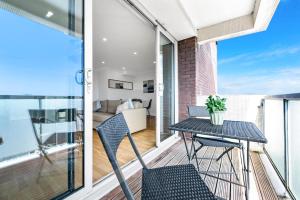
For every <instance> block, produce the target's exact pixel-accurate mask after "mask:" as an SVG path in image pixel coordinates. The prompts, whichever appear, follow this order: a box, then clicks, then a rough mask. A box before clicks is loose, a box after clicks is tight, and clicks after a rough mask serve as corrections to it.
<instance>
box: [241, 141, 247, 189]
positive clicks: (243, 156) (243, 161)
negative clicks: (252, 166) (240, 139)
mask: <svg viewBox="0 0 300 200" xmlns="http://www.w3.org/2000/svg"><path fill="white" fill-rule="evenodd" d="M241 149H242V166H243V170H242V173H243V181H244V185H246V173H245V170H246V163H245V150H244V147H243V146H242V148H241Z"/></svg>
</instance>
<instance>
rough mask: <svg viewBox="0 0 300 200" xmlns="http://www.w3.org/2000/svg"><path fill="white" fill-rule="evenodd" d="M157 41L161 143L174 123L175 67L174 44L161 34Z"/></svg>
mask: <svg viewBox="0 0 300 200" xmlns="http://www.w3.org/2000/svg"><path fill="white" fill-rule="evenodd" d="M159 41H160V48H159V68H158V76H159V78H158V79H159V88H158V89H159V101H160V102H159V111H160V114H159V115H160V117H159V120H160V121H159V127H160V128H159V129H160V131H159V133H160V142H162V141H164V140H165V139H167V138H169V137H170V136H171V135H172V134H173V133H172V132H171V131H170V130H169V127H170V125H171V124H173V123H174V122H175V65H174V43H173V42H171V41H170V40H169V39H168V38H167V37H166V36H165V35H163V34H160V40H159Z"/></svg>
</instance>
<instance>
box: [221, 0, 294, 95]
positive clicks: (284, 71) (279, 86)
mask: <svg viewBox="0 0 300 200" xmlns="http://www.w3.org/2000/svg"><path fill="white" fill-rule="evenodd" d="M218 92H219V94H283V93H285V94H286V93H297V92H298V93H299V92H300V0H281V2H280V4H279V6H278V9H277V11H276V13H275V15H274V17H273V19H272V21H271V23H270V25H269V27H268V29H267V30H266V31H264V32H260V33H256V34H252V35H248V36H243V37H239V38H234V39H229V40H225V41H220V42H219V43H218Z"/></svg>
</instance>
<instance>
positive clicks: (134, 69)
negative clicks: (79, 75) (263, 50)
mask: <svg viewBox="0 0 300 200" xmlns="http://www.w3.org/2000/svg"><path fill="white" fill-rule="evenodd" d="M95 4H96V5H95V6H94V8H101V11H99V10H98V11H97V12H94V18H97V21H96V22H95V23H94V35H93V37H94V46H93V49H94V56H93V57H94V68H93V83H94V84H93V128H94V131H93V132H94V137H93V139H94V141H93V145H94V147H93V149H94V155H93V159H94V170H93V172H94V173H93V180H94V182H99V181H100V180H103V178H105V177H106V176H108V175H109V174H110V173H111V172H112V168H111V166H110V163H109V161H108V159H107V156H106V153H105V151H104V149H103V146H102V144H101V142H100V140H99V136H98V135H97V132H96V130H95V128H96V127H97V125H99V124H100V123H101V122H103V121H105V120H106V119H108V118H109V117H111V116H113V115H114V114H117V113H120V112H122V113H123V115H124V118H125V120H126V122H127V124H128V128H129V130H130V132H131V134H132V135H133V138H134V140H135V142H136V144H137V146H138V149H139V150H140V151H141V153H143V154H145V153H147V152H149V151H151V149H153V148H155V147H156V125H155V124H156V88H155V86H156V55H155V44H156V32H155V29H154V27H153V25H152V24H151V23H149V22H148V21H147V20H145V19H144V18H143V17H141V16H139V15H138V14H137V13H135V12H133V11H132V10H131V9H130V8H129V7H128V5H127V4H123V3H121V2H120V1H116V0H114V1H111V0H102V1H95ZM111 24H114V26H112V25H111ZM134 30H139V31H138V32H136V31H134ZM120 32H121V33H122V34H120ZM120 149H123V150H125V151H121V150H120V151H119V152H120V153H119V152H118V153H117V157H118V160H119V161H120V163H121V164H122V165H126V164H128V163H129V162H130V161H133V159H134V152H133V151H132V150H131V148H130V147H129V141H128V139H127V138H125V139H124V140H123V142H122V143H121V146H120ZM121 152H123V153H121Z"/></svg>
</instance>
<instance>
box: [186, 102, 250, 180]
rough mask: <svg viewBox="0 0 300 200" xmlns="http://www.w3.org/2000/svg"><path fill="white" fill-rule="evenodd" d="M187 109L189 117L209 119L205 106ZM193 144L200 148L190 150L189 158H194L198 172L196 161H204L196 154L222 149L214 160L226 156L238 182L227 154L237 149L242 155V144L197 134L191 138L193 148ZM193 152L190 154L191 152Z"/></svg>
mask: <svg viewBox="0 0 300 200" xmlns="http://www.w3.org/2000/svg"><path fill="white" fill-rule="evenodd" d="M187 109H188V115H189V117H197V118H207V117H209V113H208V111H207V110H206V108H205V106H192V105H189V106H188V107H187ZM195 142H197V143H199V144H200V146H199V147H198V148H197V149H196V148H195V147H193V148H191V151H190V158H191V159H193V158H196V163H197V167H198V170H200V167H199V163H198V159H200V160H201V159H204V157H202V158H201V157H197V152H199V151H200V150H201V149H202V148H203V147H205V146H206V147H218V148H224V149H225V150H224V151H223V152H222V153H221V154H220V155H219V156H218V157H217V158H216V161H219V160H220V159H221V158H222V157H223V156H225V155H227V157H228V159H229V162H230V165H231V167H232V169H233V172H234V174H235V176H236V179H237V180H239V178H238V175H237V172H236V169H235V167H234V165H233V163H232V156H230V155H229V152H230V151H232V150H233V149H234V148H238V149H240V150H241V151H242V154H243V155H244V147H243V144H242V143H240V142H231V141H228V140H225V139H223V138H220V137H204V136H201V135H199V134H194V135H193V136H192V146H195ZM193 149H195V150H194V152H193V153H192V150H193ZM243 163H244V159H242V164H243Z"/></svg>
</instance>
